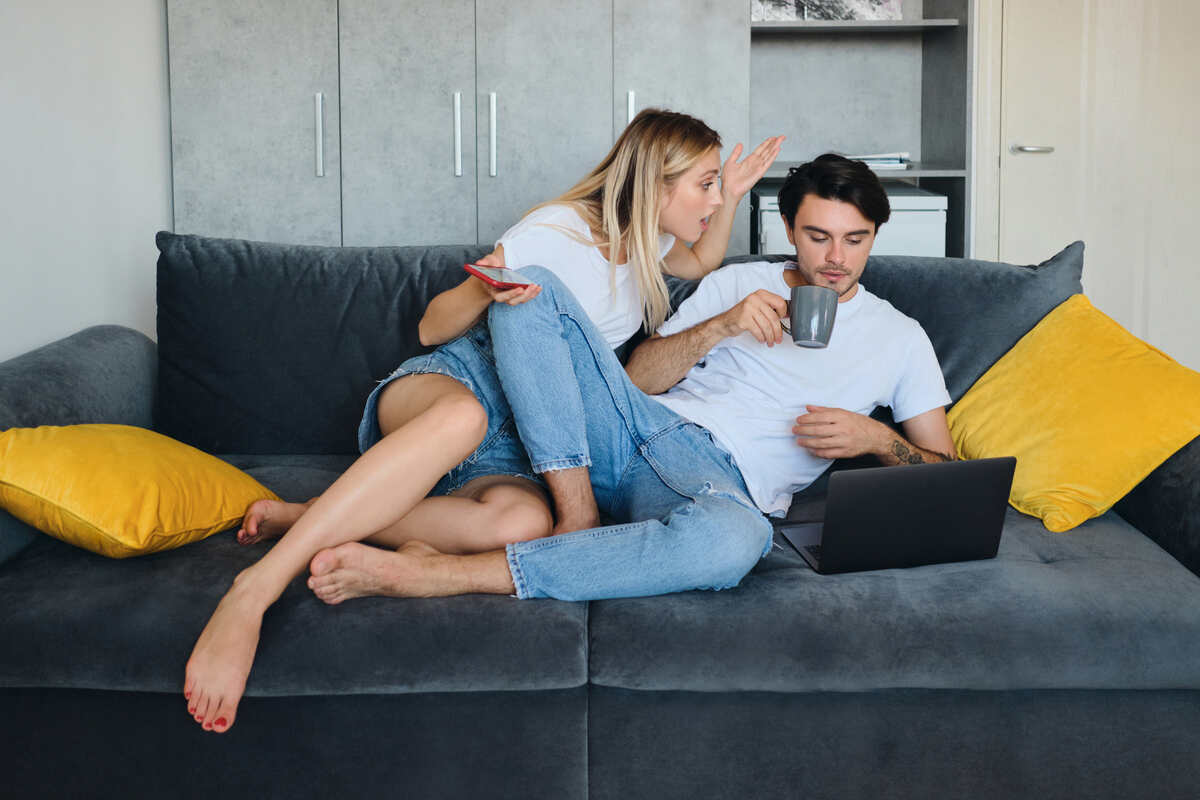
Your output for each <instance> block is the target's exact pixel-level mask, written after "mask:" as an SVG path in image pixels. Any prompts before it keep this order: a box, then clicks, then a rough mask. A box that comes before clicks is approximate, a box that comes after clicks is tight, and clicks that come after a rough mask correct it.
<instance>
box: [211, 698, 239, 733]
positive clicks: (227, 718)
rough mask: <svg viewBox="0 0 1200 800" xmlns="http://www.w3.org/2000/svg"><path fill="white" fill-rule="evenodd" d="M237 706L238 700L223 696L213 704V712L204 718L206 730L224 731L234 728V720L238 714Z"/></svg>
mask: <svg viewBox="0 0 1200 800" xmlns="http://www.w3.org/2000/svg"><path fill="white" fill-rule="evenodd" d="M237 706H238V704H237V700H231V699H230V698H228V697H222V698H221V699H220V700H218V701H217V702H216V703H214V704H213V710H212V713H210V714H209V715H208V717H207V718H206V719H205V720H204V730H206V731H213V732H214V733H224V732H225V731H227V730H229V729H230V728H232V727H233V720H234V718H235V717H236V716H237Z"/></svg>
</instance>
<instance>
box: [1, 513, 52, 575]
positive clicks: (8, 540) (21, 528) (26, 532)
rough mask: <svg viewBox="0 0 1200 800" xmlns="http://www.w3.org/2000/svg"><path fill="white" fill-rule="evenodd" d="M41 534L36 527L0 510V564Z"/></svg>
mask: <svg viewBox="0 0 1200 800" xmlns="http://www.w3.org/2000/svg"><path fill="white" fill-rule="evenodd" d="M42 535H43V534H42V533H41V532H40V531H38V529H37V528H33V527H30V526H29V525H26V524H25V523H24V522H21V520H19V519H17V518H16V517H14V516H13V515H12V514H9V513H8V512H7V511H0V564H3V563H4V562H5V561H8V560H9V559H10V558H12V557H13V556H15V555H16V554H17V553H19V552H21V551H22V550H24V549H25V548H26V547H27V546H28V545H29V544H30V543H31V542H33V541H35V540H36V539H38V538H39V537H40V536H42Z"/></svg>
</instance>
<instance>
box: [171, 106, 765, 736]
mask: <svg viewBox="0 0 1200 800" xmlns="http://www.w3.org/2000/svg"><path fill="white" fill-rule="evenodd" d="M781 141H782V137H775V138H772V139H768V140H767V141H765V142H763V143H762V144H761V145H759V147H758V148H756V149H755V151H754V152H753V153H752V154H751V155H750V156H748V157H747V158H746V159H744V160H742V161H740V162H739V161H738V157H739V156H740V154H741V150H742V148H741V145H738V146H737V147H735V148H734V151H733V153H732V154H731V156H730V158H729V160H728V161H727V162H726V163H725V166H724V170H725V172H724V183H723V185H722V184H720V183H719V182H718V178H719V177H720V176H721V164H720V160H719V147H720V138H719V137H718V136H717V134H716V133H715V132H714V131H712V129H710V128H708V127H707V126H706V125H704V123H702V122H700V121H699V120H697V119H695V118H693V117H689V116H687V115H685V114H676V113H672V112H665V111H658V110H654V109H647V110H645V111H643V112H642V113H640V114H639V115H638V116H637V117H636V118H635V119H634V120H633V121H632V122H631V123H630V124H629V126H628V127H627V128H626V129H625V131H624V132H623V133H622V135H621V137H620V138H619V139H618V141H617V143H616V144H615V145H614V146H613V149H612V151H610V153H609V154H608V155H607V156H606V157H605V159H604V161H602V162H601V164H600V165H599V166H597V167H596V168H595V169H594V170H593V171H592V172H591V173H590V174H589V175H588V176H587V177H585V178H584V179H583V180H582V181H580V183H579V184H577V185H576V186H575V187H573V188H572V189H571V190H570V191H568V192H567V193H566V194H564V195H563V196H562V197H560V198H558V199H557V200H555V201H552V202H550V203H547V204H545V205H543V206H540V207H538V208H536V209H534V210H533V211H532V212H530V214H529V215H527V216H526V218H525V219H523V220H522V221H521V222H520V223H518V224H517V225H516V226H514V227H513V228H512V229H510V230H509V231H508V232H507V233H505V234H504V236H502V237H501V239H500V241H499V242H498V244H497V247H496V249H495V251H493V253H491V254H489V256H487V257H486V258H485V259H483V263H488V264H492V265H496V266H508V267H514V268H519V267H522V266H526V265H531V264H542V265H546V266H547V267H548V268H549V269H551V270H552V271H554V272H555V273H556V274H557V275H558V276H559V277H560V278H561V279H562V281H563V283H564V284H566V286H568V287H569V288H570V290H571V292H572V293H573V294H575V296H576V297H577V298H578V299H579V300H580V302H581V303H582V304H583V306H584V309H585V311H586V313H587V314H588V315H589V316H590V317H591V319H592V320H593V321H594V322H595V323H596V325H597V327H598V328H599V329H600V330H601V331H603V332H604V336H605V338H606V340H607V341H608V343H609V344H610V345H612V346H616V345H619V344H622V343H623V342H624V341H625V340H626V339H628V338H629V336H631V335H632V334H633V333H634V332H635V331H636V330H637V328H638V327H639V326H640V325H641V324H642V323H645V324H646V325H647V326H648V329H649V330H653V329H654V328H656V327H657V326H658V324H660V323H661V322H662V320H663V319H665V317H666V314H667V312H668V310H669V302H668V296H667V289H666V284H665V282H664V280H663V272H664V271H666V272H669V273H671V274H674V275H678V276H681V277H687V278H699V277H701V276H703V275H704V274H707V273H708V272H709V271H711V270H712V269H714V268H716V267H717V266H718V265H719V264H720V262H721V260H722V258H723V256H724V252H725V248H726V246H727V244H728V241H729V234H730V231H731V229H732V224H733V216H734V212H735V210H736V206H737V202H738V201H739V200H740V199H741V198H742V196H743V195H744V194H745V193H746V192H747V191H748V190H749V189H750V187H751V186H753V184H754V183H755V182H756V181H757V180H758V179H759V178H760V177H761V176H762V174H763V173H764V172H765V171H766V168H767V167H768V166H769V165H770V163H771V162H772V161H773V160H774V158H775V156H776V155H777V154H778V152H779V145H780V143H781ZM684 241H693V242H695V245H694V246H693V247H691V248H689V247H687V246H686V245H685V244H684V243H683V242H684ZM538 291H539V289H538V287H536V286H531V287H526V288H522V289H511V290H507V291H498V290H496V289H494V288H492V287H490V286H488V285H487V284H485V283H483V282H482V281H480V280H478V279H476V278H473V277H472V278H468V279H467V280H466V281H464V282H463V283H462V284H461V285H459V286H458V287H456V288H454V289H451V290H449V291H447V292H443V293H442V294H441V295H439V296H438V297H436V298H434V300H433V301H432V302H431V303H430V305H429V308H428V309H427V311H426V313H425V316H424V317H423V318H422V320H421V323H420V328H419V330H420V335H421V340H422V342H423V343H426V344H438V343H443V342H445V343H446V344H444V345H443V346H442V347H440V348H439V349H438V350H436V351H435V352H433V353H432V354H430V355H427V356H420V357H417V358H415V359H410V360H409V361H406V362H405V363H404V364H402V365H401V367H400V368H399V369H398V370H397V371H396V372H395V373H394V374H393V375H392V376H391V377H390V378H389V379H388V380H387V381H385V382H384V383H383V384H381V385H380V386H379V387H377V388H376V390H375V391H374V392H373V393H372V394H371V396H370V398H369V399H368V402H367V408H366V412H365V413H364V418H363V423H362V425H361V427H360V430H359V445H360V448H361V449H362V450H363V455H362V457H361V458H359V459H358V460H357V461H356V462H355V463H354V464H353V465H351V467H350V468H349V469H348V470H347V471H346V472H345V474H343V475H342V476H341V477H340V478H338V480H337V481H335V482H334V483H333V485H331V486H330V487H329V489H328V490H327V491H326V492H325V493H324V494H322V495H321V496H320V497H319V498H316V499H315V500H314V501H311V502H310V503H309V504H304V505H297V504H290V505H289V504H274V503H260V504H255V505H254V506H252V507H251V508H250V509H249V511H248V513H247V515H246V519H245V520H244V524H243V530H242V531H239V540H241V541H243V542H251V541H255V540H257V539H259V538H262V537H263V536H272V535H280V534H282V533H284V532H285V531H286V535H283V536H282V538H281V539H280V541H279V542H278V543H277V544H276V545H275V546H274V547H273V548H272V549H271V550H270V551H269V552H268V553H267V554H266V555H265V556H264V557H263V558H262V559H261V560H260V561H259V562H257V563H256V564H254V565H253V566H251V567H249V568H247V569H246V570H244V571H243V572H242V573H240V574H239V575H238V576H237V578H235V580H234V583H233V586H232V587H231V588H230V590H229V591H228V592H227V593H226V594H225V596H224V597H223V598H222V599H221V602H220V604H219V605H218V606H217V609H216V611H215V612H214V613H213V616H212V618H211V619H210V620H209V623H208V625H207V626H206V627H205V629H204V631H203V632H202V633H201V635H200V638H199V640H198V641H197V643H196V646H195V648H194V650H193V652H192V656H191V658H190V659H189V661H188V667H187V677H186V682H185V686H184V696H185V698H187V701H188V710H189V713H191V714H193V716H194V717H195V718H196V720H197V721H198V722H200V723H201V724H202V726H203V727H204V729H205V730H214V731H217V732H223V731H225V730H228V729H229V727H230V726H232V724H233V721H234V715H235V712H236V710H237V705H238V702H239V700H240V699H241V695H242V693H243V691H244V689H245V683H246V678H247V676H248V675H249V672H250V668H251V665H252V663H253V659H254V652H255V649H256V647H257V643H258V635H259V629H260V627H261V623H262V616H263V614H264V613H265V611H266V609H267V608H268V607H269V606H270V605H271V604H272V603H273V602H274V601H275V600H276V599H277V598H278V597H279V595H280V594H281V593H282V592H283V590H284V588H285V587H286V586H287V584H288V583H289V582H290V581H291V580H292V579H293V578H294V577H295V576H296V575H298V574H299V573H300V572H301V571H303V570H304V569H305V567H307V566H310V562H311V567H312V571H313V574H314V576H316V575H317V574H318V573H320V574H321V575H322V576H323V577H324V578H325V579H324V580H322V581H320V586H319V588H318V587H315V590H316V591H317V593H318V596H320V597H321V598H322V599H323V600H325V601H326V602H340V601H341V600H344V599H347V598H349V597H356V596H361V595H364V594H374V593H387V583H388V576H387V575H386V573H385V571H384V570H382V569H380V570H363V569H348V570H339V567H340V566H342V565H340V564H338V563H337V550H336V549H332V550H331V549H330V548H336V547H337V546H339V545H342V544H346V543H352V542H359V541H366V542H369V543H371V544H376V545H382V546H385V547H392V548H394V547H398V546H400V545H403V544H405V543H407V542H410V541H413V540H418V539H419V540H420V541H422V542H425V543H427V544H429V545H432V546H433V547H434V548H435V549H437V550H439V551H441V552H450V553H472V552H484V551H491V550H495V549H497V548H499V547H502V546H504V545H505V544H507V543H509V542H515V541H524V540H529V539H534V538H538V537H542V536H546V535H548V534H550V533H564V532H567V531H572V530H579V529H582V528H587V527H589V526H592V525H594V524H595V523H596V511H595V503H594V500H592V501H591V502H590V503H589V502H587V500H590V490H589V491H588V498H586V499H582V498H581V501H580V502H579V503H574V502H570V501H569V500H568V501H564V498H569V494H568V493H565V492H564V490H563V486H564V485H566V486H570V487H574V488H576V489H579V487H580V486H581V484H580V482H579V479H580V477H581V474H580V471H581V470H583V484H582V486H586V469H585V468H584V467H582V466H581V464H579V463H570V462H564V463H562V464H550V465H539V466H540V467H541V469H538V470H537V471H538V472H540V473H542V477H543V478H544V479H545V480H546V482H547V483H548V484H549V486H550V488H551V490H552V491H553V492H554V495H555V497H556V499H557V500H558V504H557V508H556V511H557V523H556V524H554V523H553V519H554V518H553V517H552V516H551V514H550V510H549V505H548V503H547V500H546V496H545V493H544V491H543V490H542V488H541V487H540V485H539V483H538V482H537V476H536V475H535V474H534V469H533V468H531V466H530V464H529V462H528V458H527V456H526V455H525V452H524V448H523V447H522V445H521V443H520V441H519V440H518V439H517V437H516V432H515V429H514V426H513V424H512V420H511V412H510V410H509V408H508V403H507V400H506V398H505V396H504V392H503V391H502V390H501V388H500V383H499V379H498V376H497V374H496V369H495V364H494V362H493V361H492V356H491V341H490V338H489V334H488V331H487V327H486V326H483V325H477V324H476V323H478V322H479V320H480V319H482V318H483V315H484V314H485V313H486V312H487V310H488V308H489V307H490V306H491V305H492V304H493V303H505V304H509V305H518V304H521V303H523V302H526V301H528V300H530V299H532V298H533V297H534V296H536V294H537V293H538ZM556 484H558V485H556ZM580 491H581V492H582V489H580ZM318 553H320V554H321V555H322V556H323V557H324V561H323V563H321V564H318V563H317V561H316V559H314V556H317V554H318ZM339 572H340V573H342V574H341V576H340V577H338V573H339ZM330 576H333V577H332V578H331V577H330ZM311 584H312V581H311V579H310V585H311Z"/></svg>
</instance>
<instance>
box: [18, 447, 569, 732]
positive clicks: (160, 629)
mask: <svg viewBox="0 0 1200 800" xmlns="http://www.w3.org/2000/svg"><path fill="white" fill-rule="evenodd" d="M224 458H225V459H226V460H227V461H229V462H230V463H233V464H234V465H235V466H237V467H239V468H241V469H244V470H246V471H247V472H249V473H250V474H251V475H253V476H254V477H255V478H257V479H258V480H259V481H261V482H262V483H264V484H265V485H267V486H269V487H270V488H271V489H272V490H274V491H275V492H276V493H278V494H279V495H280V496H282V497H283V498H284V499H287V500H306V499H308V498H309V497H312V496H314V495H317V494H320V492H322V491H323V490H324V489H325V488H326V487H327V486H328V485H329V483H331V482H332V481H333V480H334V479H335V478H336V477H337V476H338V475H340V474H341V472H342V471H343V470H344V469H345V468H346V466H348V465H349V463H350V461H351V459H350V458H347V457H340V456H224ZM270 546H271V543H270V542H262V543H259V544H256V545H253V546H250V547H241V546H239V545H238V544H237V542H236V541H235V540H234V537H233V535H232V533H219V534H217V535H215V536H212V537H210V538H208V539H206V540H204V541H202V542H197V543H194V544H190V545H187V546H185V547H182V548H180V549H178V550H173V551H170V552H166V553H156V554H153V555H148V556H143V557H141V558H136V559H126V560H122V561H113V560H111V559H106V558H103V557H101V556H97V555H94V554H92V553H88V552H85V551H83V550H78V549H76V548H73V547H70V546H69V545H66V544H63V543H62V542H59V541H57V540H55V539H51V538H50V537H42V538H41V539H39V540H37V541H35V542H33V543H32V544H31V545H29V546H28V547H26V548H25V549H24V550H23V551H22V552H21V553H20V554H19V555H17V556H15V557H14V558H12V559H11V560H10V561H8V562H7V563H4V564H0V607H2V608H4V609H5V613H4V614H3V615H2V616H0V641H4V642H7V643H10V644H11V645H12V646H6V647H4V648H0V686H3V687H53V688H72V689H111V690H126V691H143V692H181V691H182V686H183V672H184V666H185V664H186V663H187V658H188V656H189V655H190V653H191V650H192V646H193V645H194V644H195V642H196V638H197V637H198V636H199V635H200V631H201V630H202V629H203V628H204V625H205V623H206V622H207V621H208V617H209V615H210V614H212V611H213V609H214V608H216V606H217V601H218V600H219V599H220V597H221V595H222V594H223V593H224V592H225V590H226V589H228V587H229V585H230V584H231V582H232V581H233V578H234V576H235V575H237V573H238V572H239V571H240V570H242V569H244V568H246V567H248V566H249V565H250V564H252V563H253V562H254V561H256V560H257V559H259V558H261V557H262V555H263V554H264V553H265V552H266V551H267V550H268V549H269V548H270ZM306 577H307V575H301V576H299V577H298V578H297V579H296V580H295V581H293V582H292V584H291V585H290V586H289V587H288V588H287V590H286V591H285V592H284V594H283V596H282V597H281V598H280V599H279V601H278V602H277V603H276V604H275V605H274V606H273V607H272V609H271V610H270V611H269V612H267V615H266V618H265V619H264V621H263V629H262V638H261V640H260V643H259V649H258V656H257V658H256V660H255V665H254V669H253V671H252V672H251V673H250V680H249V682H248V684H247V687H246V693H247V694H248V695H250V696H289V695H336V694H396V693H406V692H459V691H514V690H543V689H569V688H575V687H579V686H583V685H585V684H586V683H587V672H586V670H587V657H586V645H587V639H586V636H587V606H586V604H583V603H564V602H559V601H556V600H517V599H516V598H515V597H496V596H478V595H468V596H463V597H449V598H442V599H435V600H398V599H393V598H362V599H356V600H351V601H348V602H346V603H343V604H341V605H337V606H327V605H325V604H324V603H322V602H321V601H320V600H318V599H317V598H316V596H315V595H313V593H312V592H311V591H309V590H308V588H307V587H306V586H305V584H304V581H305V579H306ZM180 708H181V709H182V708H183V706H182V701H181V704H180ZM181 713H182V711H181Z"/></svg>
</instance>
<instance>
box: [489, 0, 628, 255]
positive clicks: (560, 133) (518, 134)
mask: <svg viewBox="0 0 1200 800" xmlns="http://www.w3.org/2000/svg"><path fill="white" fill-rule="evenodd" d="M476 9H477V20H478V21H477V26H478V27H477V29H476V38H477V42H478V44H477V48H476V58H477V64H478V72H477V79H476V80H477V96H478V100H477V103H478V107H479V115H478V119H479V128H478V134H477V135H478V142H479V149H478V158H479V162H478V164H479V241H480V242H481V243H491V242H494V241H495V240H496V238H497V237H498V236H499V235H500V234H502V233H503V232H504V231H505V230H506V229H507V228H508V227H509V226H510V225H512V224H513V223H514V222H516V221H517V220H518V219H520V218H521V215H522V214H524V213H525V212H526V211H528V210H529V208H530V207H531V206H533V205H535V204H537V203H540V202H542V201H545V200H549V199H551V198H553V197H556V196H558V195H560V194H562V193H563V192H564V191H565V190H567V189H569V188H570V187H571V186H572V185H573V184H574V183H575V182H576V181H578V180H579V179H580V178H582V177H583V176H584V174H585V173H586V172H587V171H588V170H590V169H591V168H592V167H594V166H595V165H596V164H597V163H599V161H600V159H601V158H603V156H604V154H605V153H606V152H608V149H609V148H610V147H611V146H612V141H613V140H612V137H611V136H610V131H611V130H612V110H611V98H612V85H613V72H612V63H613V61H612V58H613V56H612V53H613V50H612V48H613V44H612V43H613V39H612V36H613V33H612V6H611V4H609V3H564V2H562V1H561V0H477V3H476ZM493 93H494V94H495V109H496V118H495V126H494V128H495V154H496V158H495V169H494V170H493V169H492V158H491V154H492V148H493V143H492V135H491V131H492V127H493V126H492V124H491V123H492V120H491V118H490V116H491V107H492V102H491V99H492V94H493ZM493 172H494V173H495V174H492V173H493Z"/></svg>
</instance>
